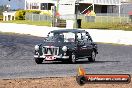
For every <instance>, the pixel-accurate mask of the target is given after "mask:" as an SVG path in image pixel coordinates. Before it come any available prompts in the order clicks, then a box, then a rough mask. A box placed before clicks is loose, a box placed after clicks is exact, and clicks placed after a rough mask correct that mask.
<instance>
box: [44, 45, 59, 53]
mask: <svg viewBox="0 0 132 88" xmlns="http://www.w3.org/2000/svg"><path fill="white" fill-rule="evenodd" d="M42 52H43V55H59V47H55V46H43V49H42Z"/></svg>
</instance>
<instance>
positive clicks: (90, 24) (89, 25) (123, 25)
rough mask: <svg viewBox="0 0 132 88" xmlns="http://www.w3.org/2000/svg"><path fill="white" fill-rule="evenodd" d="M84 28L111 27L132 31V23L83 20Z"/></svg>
mask: <svg viewBox="0 0 132 88" xmlns="http://www.w3.org/2000/svg"><path fill="white" fill-rule="evenodd" d="M81 27H82V28H83V29H109V30H125V31H132V23H131V24H130V23H129V24H128V23H94V22H82V26H81Z"/></svg>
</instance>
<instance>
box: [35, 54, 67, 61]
mask: <svg viewBox="0 0 132 88" xmlns="http://www.w3.org/2000/svg"><path fill="white" fill-rule="evenodd" d="M46 57H50V56H45V55H42V56H39V55H34V58H44V60H45V58H46ZM51 57H52V58H54V59H53V60H65V59H69V56H51Z"/></svg>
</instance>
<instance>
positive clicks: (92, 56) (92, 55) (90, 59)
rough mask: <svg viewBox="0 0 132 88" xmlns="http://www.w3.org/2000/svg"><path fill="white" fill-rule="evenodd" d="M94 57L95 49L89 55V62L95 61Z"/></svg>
mask: <svg viewBox="0 0 132 88" xmlns="http://www.w3.org/2000/svg"><path fill="white" fill-rule="evenodd" d="M95 57H96V53H95V51H93V52H92V54H91V57H89V58H88V60H89V61H90V62H94V61H95Z"/></svg>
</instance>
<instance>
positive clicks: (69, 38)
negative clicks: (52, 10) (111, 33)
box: [46, 32, 75, 42]
mask: <svg viewBox="0 0 132 88" xmlns="http://www.w3.org/2000/svg"><path fill="white" fill-rule="evenodd" d="M46 41H47V42H75V34H74V33H72V32H67V33H49V34H48V37H47V39H46Z"/></svg>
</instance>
